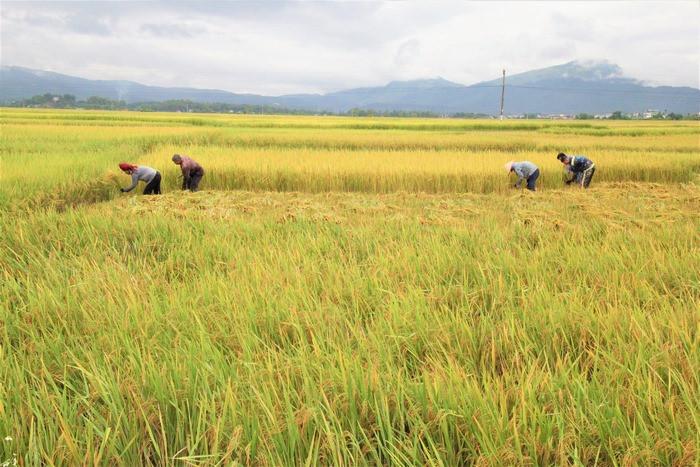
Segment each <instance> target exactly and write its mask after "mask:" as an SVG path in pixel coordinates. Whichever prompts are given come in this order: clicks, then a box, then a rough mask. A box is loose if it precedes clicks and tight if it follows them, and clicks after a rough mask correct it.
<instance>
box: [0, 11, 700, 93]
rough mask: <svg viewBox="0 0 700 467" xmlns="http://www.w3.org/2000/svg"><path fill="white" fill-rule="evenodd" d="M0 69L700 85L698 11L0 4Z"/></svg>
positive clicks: (186, 81)
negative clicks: (606, 65)
mask: <svg viewBox="0 0 700 467" xmlns="http://www.w3.org/2000/svg"><path fill="white" fill-rule="evenodd" d="M0 9H1V12H0V17H1V18H2V20H1V23H0V27H1V30H2V64H3V65H19V66H25V67H30V68H37V69H44V70H51V71H55V72H59V73H66V74H71V75H76V76H81V77H86V78H92V79H127V80H132V81H137V82H141V83H144V84H152V85H161V86H188V87H190V86H191V87H201V88H215V89H224V90H227V91H233V92H252V93H259V94H285V93H301V92H328V91H335V90H339V89H345V88H350V87H358V86H367V85H383V84H386V83H387V82H389V81H392V80H407V79H418V78H433V77H437V76H441V77H443V78H446V79H449V80H452V81H456V82H459V83H462V84H472V83H475V82H478V81H483V80H489V79H493V78H497V77H498V76H499V75H500V70H501V69H502V68H506V69H507V71H508V73H509V74H514V73H518V72H522V71H527V70H531V69H535V68H543V67H547V66H551V65H556V64H560V63H565V62H568V61H571V60H577V59H578V60H591V59H594V60H608V61H610V62H613V63H616V64H618V65H620V66H621V67H622V68H623V70H624V73H625V75H627V76H629V77H633V78H637V79H641V80H644V81H647V82H649V83H651V84H669V85H685V86H693V87H700V84H699V82H698V74H699V72H700V71H699V69H700V26H699V25H700V2H698V1H697V0H694V1H664V2H646V1H645V2H609V3H608V2H581V3H578V2H564V1H561V2H488V3H486V2H470V3H466V2H441V1H436V0H433V1H424V2H422V1H413V2H378V1H377V2H282V1H280V2H270V1H268V2H264V3H263V2H211V1H210V2H206V1H199V2H143V1H142V2H133V1H132V2H107V1H93V2H87V1H81V2H24V1H23V2H12V1H6V0H2V1H1V2H0Z"/></svg>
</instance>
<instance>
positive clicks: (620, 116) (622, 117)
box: [609, 110, 629, 120]
mask: <svg viewBox="0 0 700 467" xmlns="http://www.w3.org/2000/svg"><path fill="white" fill-rule="evenodd" d="M609 118H610V120H629V117H628V116H627V115H625V114H623V113H622V111H620V110H616V111H615V112H613V113H612V115H610V117H609Z"/></svg>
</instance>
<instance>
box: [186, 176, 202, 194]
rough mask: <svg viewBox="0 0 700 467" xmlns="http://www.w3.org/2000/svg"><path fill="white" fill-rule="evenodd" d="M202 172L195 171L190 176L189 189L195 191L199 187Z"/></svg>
mask: <svg viewBox="0 0 700 467" xmlns="http://www.w3.org/2000/svg"><path fill="white" fill-rule="evenodd" d="M203 176H204V174H203V173H202V172H197V173H195V174H192V175H191V176H190V186H189V189H190V191H197V190H198V189H199V182H200V181H201V180H202V177H203Z"/></svg>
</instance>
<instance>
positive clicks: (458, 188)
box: [0, 109, 700, 466]
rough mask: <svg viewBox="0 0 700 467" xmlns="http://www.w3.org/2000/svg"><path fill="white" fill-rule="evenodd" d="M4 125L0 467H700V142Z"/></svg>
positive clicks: (110, 119) (103, 122)
mask: <svg viewBox="0 0 700 467" xmlns="http://www.w3.org/2000/svg"><path fill="white" fill-rule="evenodd" d="M0 119H1V121H0V123H1V124H2V132H3V138H2V139H1V140H0V151H1V153H0V156H1V157H2V158H1V159H0V175H1V177H2V179H1V180H0V181H1V182H2V183H0V196H1V197H2V198H1V199H2V203H0V214H2V217H1V218H0V464H2V463H5V462H9V463H12V462H14V459H16V460H17V462H18V463H19V464H22V465H82V464H93V465H142V464H146V465H175V464H177V465H240V464H243V465H301V464H304V465H370V464H371V465H378V464H387V465H388V464H397V465H533V464H535V465H605V466H607V465H610V466H613V465H679V466H685V465H689V466H690V465H697V464H698V462H700V451H698V447H697V446H698V445H700V438H699V437H698V433H700V404H699V403H698V401H700V393H699V392H700V391H699V388H700V341H699V339H700V337H699V336H700V334H699V333H698V330H699V329H700V313H699V312H698V310H700V279H699V277H698V274H697V271H698V270H700V218H699V217H698V215H697V213H698V212H700V187H699V185H698V183H697V182H698V172H700V170H699V167H698V161H699V159H700V157H699V156H700V152H699V151H698V148H697V139H695V140H694V139H693V138H696V135H697V129H698V127H697V125H696V124H694V123H692V122H690V123H689V122H680V123H676V122H619V123H618V122H593V123H585V124H579V122H573V123H568V122H565V123H560V122H544V121H537V122H497V121H494V122H491V121H462V120H455V121H452V120H420V119H406V120H403V119H379V118H377V119H351V118H325V117H274V116H228V115H183V114H139V113H128V112H115V113H110V112H85V111H61V112H57V111H40V110H25V109H19V110H17V109H3V111H2V114H1V115H0ZM582 132H590V134H580V133H582ZM596 132H599V133H596ZM607 133H611V134H607ZM612 133H615V134H614V135H613V134H612ZM637 133H642V134H641V135H637ZM558 148H561V149H560V150H564V151H566V152H572V153H577V152H579V150H581V151H580V152H584V153H586V154H587V155H589V156H590V157H591V158H593V160H595V161H596V163H597V164H598V167H599V172H597V173H596V178H595V179H594V183H593V185H592V186H591V188H590V189H589V190H580V189H563V188H562V187H561V174H560V173H561V166H560V165H559V164H558V163H557V162H556V160H555V159H554V155H555V154H556V152H558V151H557V149H558ZM174 152H178V153H188V154H190V155H191V156H193V157H194V158H195V159H197V160H199V161H200V162H201V163H202V164H203V165H204V167H205V170H206V175H205V178H204V181H203V183H202V186H203V188H205V190H204V191H201V192H198V193H187V192H180V191H179V184H178V171H177V167H175V166H174V165H173V164H172V162H170V156H171V155H172V153H174ZM510 159H529V160H532V161H533V162H536V163H538V164H539V165H540V167H542V169H543V178H542V185H541V190H540V191H538V192H536V193H530V192H527V191H525V192H523V191H516V190H512V189H510V185H511V184H512V183H513V180H509V179H508V176H507V175H506V174H505V172H504V171H503V168H502V166H503V163H504V162H505V161H507V160H510ZM123 160H124V161H129V162H135V163H141V164H148V165H152V166H154V167H156V168H158V169H159V170H161V171H162V172H163V175H164V181H165V189H166V193H165V194H164V195H163V196H141V195H139V194H133V195H121V194H120V193H119V192H118V190H117V187H118V186H125V185H126V184H127V182H128V177H127V176H126V175H123V174H120V173H117V172H118V169H117V167H116V164H117V163H118V162H120V161H123Z"/></svg>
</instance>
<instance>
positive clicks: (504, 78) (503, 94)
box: [501, 70, 506, 120]
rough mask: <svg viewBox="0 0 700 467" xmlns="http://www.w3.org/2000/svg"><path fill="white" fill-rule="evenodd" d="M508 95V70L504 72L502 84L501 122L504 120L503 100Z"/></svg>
mask: <svg viewBox="0 0 700 467" xmlns="http://www.w3.org/2000/svg"><path fill="white" fill-rule="evenodd" d="M505 94H506V70H503V83H502V84H501V120H503V99H504V97H505Z"/></svg>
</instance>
